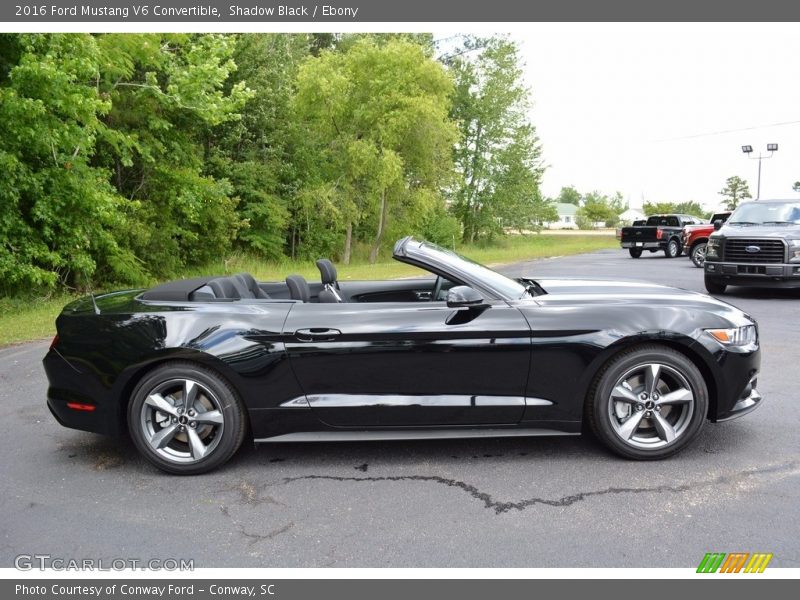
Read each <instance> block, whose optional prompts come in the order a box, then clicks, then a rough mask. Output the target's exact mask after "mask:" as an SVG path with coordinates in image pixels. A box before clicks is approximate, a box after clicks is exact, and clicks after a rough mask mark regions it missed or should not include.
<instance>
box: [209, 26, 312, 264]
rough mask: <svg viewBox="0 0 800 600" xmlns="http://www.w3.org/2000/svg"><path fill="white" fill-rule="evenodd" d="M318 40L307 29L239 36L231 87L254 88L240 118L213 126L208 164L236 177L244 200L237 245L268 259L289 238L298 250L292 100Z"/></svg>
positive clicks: (299, 181)
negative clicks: (303, 64)
mask: <svg viewBox="0 0 800 600" xmlns="http://www.w3.org/2000/svg"><path fill="white" fill-rule="evenodd" d="M319 43H322V41H321V40H318V39H316V37H315V36H309V35H305V34H289V35H287V34H277V33H268V34H242V35H239V36H237V38H236V46H235V51H234V54H233V59H234V61H235V62H236V65H237V69H236V71H234V72H233V73H232V74H231V76H230V77H229V81H228V83H227V87H228V88H233V87H234V86H235V85H236V84H237V83H240V82H241V83H244V84H245V85H246V86H247V88H248V89H250V90H251V91H252V95H251V96H250V98H249V99H248V100H247V103H246V104H245V105H244V106H243V107H242V110H241V118H240V119H236V120H228V121H226V122H225V123H222V124H221V125H219V126H217V127H215V128H213V130H212V131H211V132H210V137H209V140H208V143H207V147H208V153H207V160H206V164H207V166H206V169H207V171H208V172H209V173H210V174H212V175H213V176H214V177H215V178H216V179H226V180H228V181H230V183H231V184H232V186H233V194H234V196H235V197H236V198H238V200H239V204H238V206H237V208H236V210H237V213H238V215H239V217H240V218H241V220H242V225H243V226H242V228H241V229H240V230H239V232H238V235H237V244H238V245H239V246H241V247H243V248H245V249H248V250H253V251H255V252H257V253H258V254H260V255H261V256H263V257H264V258H267V259H273V260H275V259H279V258H280V257H282V256H283V255H284V249H285V247H286V245H287V239H288V240H289V243H288V246H289V252H290V254H292V255H293V253H294V249H295V246H294V243H293V242H294V240H295V233H296V232H295V227H296V226H297V220H296V218H295V217H296V215H295V214H294V212H293V209H295V208H296V205H295V204H293V203H292V201H291V200H292V198H293V195H294V193H295V192H296V190H297V189H299V188H300V187H302V185H303V182H304V174H303V172H301V170H299V169H298V168H297V167H298V164H297V163H298V160H299V157H298V156H297V151H298V148H299V147H300V144H298V137H299V135H300V131H299V128H298V126H297V122H296V119H295V118H294V114H293V113H292V107H291V101H292V96H293V94H294V82H295V79H296V77H297V72H298V69H299V65H300V63H301V62H302V61H303V60H304V59H305V58H306V57H307V56H309V54H310V53H311V51H312V48H313V47H315V46H314V44H319Z"/></svg>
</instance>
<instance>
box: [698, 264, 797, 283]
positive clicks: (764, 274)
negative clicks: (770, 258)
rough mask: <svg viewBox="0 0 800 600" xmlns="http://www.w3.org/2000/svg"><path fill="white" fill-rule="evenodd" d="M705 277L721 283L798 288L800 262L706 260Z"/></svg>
mask: <svg viewBox="0 0 800 600" xmlns="http://www.w3.org/2000/svg"><path fill="white" fill-rule="evenodd" d="M703 270H704V271H705V276H706V279H708V280H710V281H713V282H714V283H720V284H723V285H741V286H750V287H786V288H800V264H774V263H772V264H749V263H748V264H740V263H730V262H720V261H709V259H708V257H706V262H705V265H704V267H703Z"/></svg>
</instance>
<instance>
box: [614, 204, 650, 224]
mask: <svg viewBox="0 0 800 600" xmlns="http://www.w3.org/2000/svg"><path fill="white" fill-rule="evenodd" d="M646 218H647V217H646V216H645V214H644V213H643V212H642V211H641V210H639V209H638V208H629V209H628V210H626V211H625V212H623V213H621V214H620V215H619V220H620V222H622V223H623V224H625V225H630V224H631V223H633V222H634V221H640V220H642V219H646Z"/></svg>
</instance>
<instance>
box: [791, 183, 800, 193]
mask: <svg viewBox="0 0 800 600" xmlns="http://www.w3.org/2000/svg"><path fill="white" fill-rule="evenodd" d="M792 189H793V190H794V191H795V192H800V181H795V182H794V185H793V186H792Z"/></svg>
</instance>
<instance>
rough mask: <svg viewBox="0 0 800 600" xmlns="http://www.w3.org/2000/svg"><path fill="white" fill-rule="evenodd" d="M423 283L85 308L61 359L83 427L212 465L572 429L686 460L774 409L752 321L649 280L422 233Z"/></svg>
mask: <svg viewBox="0 0 800 600" xmlns="http://www.w3.org/2000/svg"><path fill="white" fill-rule="evenodd" d="M394 258H395V259H397V260H399V261H402V262H405V263H408V264H410V265H414V266H416V267H419V268H420V269H423V270H424V271H427V273H425V274H424V275H426V276H424V277H420V278H418V279H398V280H392V281H347V282H341V283H340V282H338V281H337V275H336V269H335V268H334V266H333V265H332V264H331V263H330V261H327V260H320V261H318V263H317V265H318V267H319V269H320V272H321V281H320V282H319V283H317V282H313V283H308V282H307V281H306V280H305V279H303V278H302V277H299V276H296V275H292V276H289V277H287V278H286V282H280V283H268V282H264V283H257V282H256V281H255V279H253V278H252V277H251V276H249V275H247V274H240V275H233V276H228V277H204V278H198V279H186V280H180V281H172V282H169V283H165V284H163V285H159V286H157V287H154V288H152V289H149V290H130V291H123V292H115V293H111V294H105V295H102V296H97V297H89V298H86V299H83V300H79V301H76V302H73V303H72V304H70V305H68V306H67V307H66V308H65V309H64V311H63V312H62V313H61V315H60V316H59V317H58V320H57V331H58V335H57V336H56V337H55V339H54V340H53V343H52V345H51V347H50V351H49V352H48V353H47V356H46V357H45V359H44V366H45V370H46V371H47V376H48V379H49V381H50V387H49V389H48V399H47V403H48V406H49V407H50V410H51V411H52V413H53V415H54V416H55V418H56V419H58V421H59V422H60V423H61V424H62V425H65V426H67V427H74V428H76V429H83V430H86V431H93V432H97V433H104V434H124V433H125V432H126V431H127V432H129V433H130V435H131V437H132V438H133V441H134V442H135V444H136V446H137V447H138V449H139V450H140V451H141V452H142V454H143V455H144V456H145V457H146V458H147V460H149V461H150V462H151V463H153V464H154V465H155V466H157V467H159V468H161V469H163V470H165V471H169V472H171V473H178V474H190V473H200V472H204V471H208V470H209V469H212V468H214V467H217V466H219V465H221V464H222V463H224V462H225V461H227V460H228V459H229V458H230V457H231V456H232V455H233V454H234V453H235V452H236V450H237V449H238V448H239V446H240V445H241V443H242V441H243V440H244V438H245V437H246V436H247V437H252V438H253V439H254V440H255V441H256V442H259V443H266V442H284V441H286V442H290V441H332V440H378V439H392V440H396V439H408V440H412V439H421V438H450V437H488V436H536V435H573V434H578V433H580V431H581V429H582V424H583V423H584V422H586V423H587V424H588V425H589V426H590V427H591V429H592V430H593V431H594V432H595V434H596V435H597V436H598V437H599V438H600V439H601V440H602V441H603V442H604V443H605V444H606V445H607V446H608V447H609V448H610V449H611V450H613V451H614V452H616V453H618V454H620V455H622V456H624V457H627V458H633V459H657V458H664V457H666V456H670V455H672V454H674V453H676V452H678V451H679V450H680V449H682V448H683V447H685V446H686V445H687V444H688V443H689V442H690V441H691V440H692V438H694V437H695V436H696V435H697V434H698V432H699V431H700V428H701V427H702V426H703V424H704V422H705V421H706V420H710V421H714V422H716V421H724V420H727V419H731V418H733V417H737V416H740V415H742V414H744V413H747V412H749V411H751V410H753V409H754V408H756V407H757V406H758V404H759V403H760V402H761V396H760V395H759V394H758V392H757V390H756V377H757V375H758V369H759V364H760V352H759V346H758V330H757V327H756V324H755V322H754V321H753V320H752V319H751V318H750V317H748V316H747V315H746V314H744V313H743V312H741V311H740V310H738V309H736V308H735V307H733V306H730V305H729V304H725V303H724V302H720V301H718V300H715V299H713V298H711V297H709V296H705V295H702V294H698V293H694V292H688V291H683V290H678V289H674V288H669V287H664V286H659V285H654V284H648V283H638V282H625V281H622V282H617V281H602V280H600V281H589V280H579V279H561V280H559V279H546V280H545V279H539V280H533V279H525V278H521V279H510V278H508V277H505V276H503V275H500V274H499V273H496V272H495V271H492V270H491V269H488V268H486V267H484V266H481V265H479V264H476V263H474V262H471V261H469V260H468V259H466V258H463V257H461V256H459V255H458V254H455V253H453V252H450V251H448V250H445V249H443V248H439V247H438V246H435V245H433V244H429V243H426V242H420V241H417V240H414V239H412V238H405V239H402V240H400V241H399V242H398V243H397V244H396V246H395V249H394Z"/></svg>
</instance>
